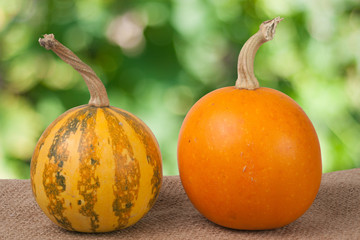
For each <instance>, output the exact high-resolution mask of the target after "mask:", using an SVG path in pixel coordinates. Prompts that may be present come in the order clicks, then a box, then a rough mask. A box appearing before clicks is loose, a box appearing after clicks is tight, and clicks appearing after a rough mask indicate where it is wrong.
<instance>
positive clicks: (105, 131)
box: [31, 105, 162, 232]
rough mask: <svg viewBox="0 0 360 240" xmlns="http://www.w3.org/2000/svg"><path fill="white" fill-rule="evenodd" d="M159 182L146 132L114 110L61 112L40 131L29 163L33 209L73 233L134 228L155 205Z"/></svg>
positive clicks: (155, 153)
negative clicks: (41, 211) (38, 209)
mask: <svg viewBox="0 0 360 240" xmlns="http://www.w3.org/2000/svg"><path fill="white" fill-rule="evenodd" d="M161 183H162V162H161V154H160V150H159V146H158V143H157V141H156V139H155V137H154V135H153V134H152V132H151V130H150V129H149V128H148V127H147V126H146V125H145V124H144V123H143V122H142V121H141V120H140V119H138V118H137V117H136V116H134V115H132V114H131V113H128V112H126V111H124V110H121V109H119V108H115V107H94V106H90V105H83V106H79V107H76V108H73V109H70V110H69V111H67V112H65V113H64V114H62V115H61V116H60V117H58V118H57V119H56V120H55V121H54V122H53V123H52V124H51V125H50V126H49V127H48V128H47V129H46V130H45V131H44V133H43V135H42V136H41V138H40V139H39V142H38V143H37V146H36V148H35V151H34V154H33V157H32V161H31V185H32V190H33V194H34V196H35V199H36V201H37V203H38V205H39V206H40V208H41V209H42V210H43V211H44V213H45V214H46V215H47V216H48V217H49V218H50V219H51V220H52V221H53V222H54V223H56V224H57V225H59V226H61V227H63V228H65V229H68V230H72V231H79V232H109V231H114V230H118V229H123V228H126V227H129V226H131V225H133V224H135V223H136V222H137V221H139V220H140V219H141V218H142V217H143V216H144V215H145V214H146V213H147V212H148V211H149V210H150V209H151V207H152V206H153V205H154V203H155V201H156V199H157V197H158V194H159V190H160V187H161Z"/></svg>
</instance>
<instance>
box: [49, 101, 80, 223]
mask: <svg viewBox="0 0 360 240" xmlns="http://www.w3.org/2000/svg"><path fill="white" fill-rule="evenodd" d="M85 111H86V108H85V109H78V110H77V111H75V112H73V113H72V115H71V116H70V117H69V118H68V119H67V120H66V121H65V123H64V124H63V125H61V126H60V127H59V129H58V130H57V132H56V134H55V137H54V139H53V142H52V144H51V146H50V149H49V152H48V154H47V157H48V159H49V163H47V164H45V166H44V171H43V186H44V190H45V193H46V196H47V198H48V199H49V205H48V206H47V210H48V211H49V213H50V214H51V215H52V216H53V217H54V218H55V220H56V221H57V222H58V223H59V224H60V225H61V226H63V227H64V228H66V229H69V230H74V229H73V227H72V225H71V222H70V221H69V220H68V218H67V217H65V216H64V212H65V210H66V207H65V200H64V199H63V198H60V194H61V193H62V192H64V191H65V190H66V184H65V176H63V175H62V174H61V172H62V167H63V165H64V161H66V160H67V158H68V151H67V145H63V143H64V142H66V141H67V139H68V138H69V137H70V134H72V133H73V134H74V133H75V132H76V131H77V129H78V127H79V123H80V120H79V118H80V116H81V115H82V114H84V112H85ZM60 121H61V119H60Z"/></svg>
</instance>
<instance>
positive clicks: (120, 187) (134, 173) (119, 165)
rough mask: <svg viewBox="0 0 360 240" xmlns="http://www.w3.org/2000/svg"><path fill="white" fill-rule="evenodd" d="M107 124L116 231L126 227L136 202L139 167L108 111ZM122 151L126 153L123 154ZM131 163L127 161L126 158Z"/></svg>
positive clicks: (120, 128) (127, 140)
mask: <svg viewBox="0 0 360 240" xmlns="http://www.w3.org/2000/svg"><path fill="white" fill-rule="evenodd" d="M104 114H105V118H106V120H107V123H108V127H109V133H110V138H111V142H112V148H113V154H114V160H115V184H114V186H113V192H114V196H115V200H114V202H113V211H114V213H115V216H117V217H118V226H117V228H116V229H121V228H124V227H126V226H127V225H128V221H129V218H130V213H131V209H132V207H133V205H134V203H135V201H136V200H137V197H138V192H139V183H140V166H139V162H138V161H137V160H136V159H135V157H134V152H133V149H132V147H131V144H130V142H129V139H128V137H127V135H126V132H125V131H124V129H123V127H122V126H121V125H119V120H118V119H117V117H116V116H115V115H114V114H112V113H111V112H110V111H108V110H105V111H104ZM124 149H126V150H127V153H124V151H123V150H124ZM128 157H129V158H130V159H133V161H127V158H128Z"/></svg>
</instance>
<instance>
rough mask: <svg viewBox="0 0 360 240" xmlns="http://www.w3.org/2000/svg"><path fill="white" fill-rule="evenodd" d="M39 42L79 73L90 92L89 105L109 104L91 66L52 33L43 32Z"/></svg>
mask: <svg viewBox="0 0 360 240" xmlns="http://www.w3.org/2000/svg"><path fill="white" fill-rule="evenodd" d="M39 43H40V45H41V46H42V47H44V48H46V49H47V50H50V49H51V50H52V51H53V52H54V53H56V55H58V56H59V57H60V58H61V59H62V60H63V61H64V62H66V63H68V64H69V65H71V66H72V67H73V68H74V69H75V70H76V71H78V72H79V73H80V74H81V76H82V77H83V79H84V81H85V83H86V85H87V87H88V89H89V92H90V101H89V105H91V106H96V107H108V106H109V98H108V96H107V93H106V89H105V86H104V84H103V83H102V82H101V80H100V79H99V78H98V76H96V73H95V72H94V71H93V70H92V69H91V67H89V66H88V65H86V64H85V63H84V62H82V61H81V60H80V58H78V57H77V56H76V55H75V54H74V53H73V52H72V51H71V50H70V49H68V48H67V47H65V46H64V45H62V44H61V43H60V42H59V41H58V40H56V39H55V37H54V34H45V35H44V38H40V39H39Z"/></svg>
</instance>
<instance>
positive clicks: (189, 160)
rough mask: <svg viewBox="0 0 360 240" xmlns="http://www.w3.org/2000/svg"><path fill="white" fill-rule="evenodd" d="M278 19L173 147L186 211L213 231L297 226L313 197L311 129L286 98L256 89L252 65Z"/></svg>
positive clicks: (316, 179)
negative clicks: (216, 226)
mask: <svg viewBox="0 0 360 240" xmlns="http://www.w3.org/2000/svg"><path fill="white" fill-rule="evenodd" d="M280 20H281V19H280V18H275V19H273V20H271V21H266V22H264V23H263V24H262V25H261V26H260V30H259V32H258V33H256V34H255V35H254V36H253V37H251V38H250V39H249V40H248V41H247V42H246V43H245V45H244V47H243V49H242V50H241V53H240V56H239V66H238V73H239V77H238V80H237V83H236V86H235V87H225V88H221V89H218V90H215V91H213V92H211V93H209V94H207V95H205V96H204V97H202V98H201V99H200V100H199V101H198V102H197V103H196V104H195V105H194V106H193V107H192V108H191V109H190V111H189V112H188V114H187V115H186V118H185V120H184V122H183V124H182V127H181V130H180V135H179V142H178V165H179V172H180V177H181V181H182V184H183V186H184V189H185V191H186V193H187V195H188V197H189V199H190V200H191V202H192V203H193V205H194V206H195V207H196V208H197V209H198V210H199V212H200V213H201V214H203V215H204V216H205V217H206V218H208V219H209V220H211V221H213V222H214V223H217V224H219V225H222V226H225V227H229V228H234V229H245V230H260V229H273V228H278V227H282V226H284V225H286V224H289V223H291V222H293V221H294V220H296V219H297V218H299V217H300V216H301V215H302V214H303V213H304V212H305V211H306V210H307V209H308V208H309V207H310V205H311V204H312V202H313V200H314V199H315V197H316V194H317V192H318V190H319V186H320V182H321V175H322V166H321V153H320V146H319V141H318V138H317V134H316V132H315V129H314V127H313V125H312V123H311V121H310V120H309V118H308V117H307V115H306V114H305V113H304V111H303V110H302V109H301V108H300V106H299V105H298V104H297V103H296V102H295V101H294V100H292V99H291V98H290V97H288V96H287V95H285V94H283V93H281V92H279V91H276V90H274V89H269V88H264V87H259V85H258V82H257V80H256V78H255V76H254V74H253V66H252V64H253V61H254V57H255V53H256V51H257V49H258V48H259V47H260V45H261V44H262V43H264V42H266V41H268V40H271V39H272V38H273V35H274V33H275V28H276V25H277V24H278V22H280Z"/></svg>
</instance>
